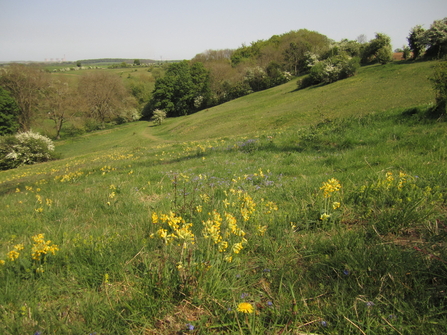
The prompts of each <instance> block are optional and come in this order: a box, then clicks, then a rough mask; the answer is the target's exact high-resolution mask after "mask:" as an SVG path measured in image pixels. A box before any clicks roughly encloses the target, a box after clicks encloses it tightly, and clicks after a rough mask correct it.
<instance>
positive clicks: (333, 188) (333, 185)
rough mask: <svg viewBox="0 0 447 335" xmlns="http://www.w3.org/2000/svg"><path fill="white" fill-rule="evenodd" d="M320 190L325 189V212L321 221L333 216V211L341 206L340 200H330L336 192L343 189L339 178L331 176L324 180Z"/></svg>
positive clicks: (321, 216)
mask: <svg viewBox="0 0 447 335" xmlns="http://www.w3.org/2000/svg"><path fill="white" fill-rule="evenodd" d="M320 190H322V191H323V198H324V205H323V207H324V208H323V213H322V214H321V215H320V221H327V220H329V219H330V217H331V214H332V213H331V212H332V211H335V210H337V209H338V208H340V206H341V204H340V202H339V201H332V203H331V202H330V200H329V199H330V198H331V197H333V196H334V195H335V194H336V192H339V191H340V190H341V184H340V182H339V181H338V180H337V179H335V178H331V179H329V180H328V181H325V182H323V185H322V186H321V187H320Z"/></svg>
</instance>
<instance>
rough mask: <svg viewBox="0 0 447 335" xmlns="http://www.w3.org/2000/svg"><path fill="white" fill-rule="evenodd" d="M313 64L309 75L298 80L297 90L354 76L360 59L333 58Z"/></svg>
mask: <svg viewBox="0 0 447 335" xmlns="http://www.w3.org/2000/svg"><path fill="white" fill-rule="evenodd" d="M313 61H315V63H313V64H314V65H313V66H312V68H311V69H310V71H309V75H308V76H307V77H305V78H304V79H300V80H299V81H298V82H297V84H298V88H305V87H308V86H311V85H316V84H321V83H323V84H329V83H333V82H335V81H337V80H340V79H345V78H348V77H351V76H353V75H355V73H356V72H357V70H358V68H359V67H360V59H359V58H357V57H353V58H351V57H348V56H335V57H331V58H328V59H325V60H323V61H318V60H313Z"/></svg>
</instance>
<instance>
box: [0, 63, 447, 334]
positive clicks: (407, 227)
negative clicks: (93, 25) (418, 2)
mask: <svg viewBox="0 0 447 335" xmlns="http://www.w3.org/2000/svg"><path fill="white" fill-rule="evenodd" d="M421 64H422V63H421ZM323 88H324V89H329V86H327V87H322V88H316V89H315V90H319V89H323ZM266 94H267V93H266ZM290 94H292V93H290ZM235 103H236V102H235ZM238 103H240V104H241V103H243V100H240V101H239V102H238ZM335 109H336V107H335V106H334V110H335ZM426 112H427V108H426V107H419V108H401V109H397V108H396V109H390V110H387V111H379V110H377V111H376V113H366V114H365V115H362V116H360V115H357V114H355V115H354V116H352V115H351V116H346V117H337V116H336V115H335V114H334V115H330V117H329V116H326V117H324V118H322V119H321V122H317V123H314V124H313V125H307V126H301V127H296V128H289V129H283V130H280V129H276V130H272V129H271V130H265V129H264V131H261V130H259V129H256V130H257V131H256V132H253V133H251V134H247V135H246V136H237V137H229V136H221V137H218V136H216V137H212V138H210V139H208V140H200V138H201V136H202V135H201V134H200V133H199V131H197V132H196V133H195V135H194V136H196V138H195V139H194V141H192V140H185V141H181V142H180V141H173V140H174V139H175V137H174V138H169V137H168V135H167V134H168V133H169V131H170V130H169V129H170V127H171V126H174V124H175V122H179V121H176V120H172V121H169V122H172V123H170V124H169V123H168V124H167V125H166V126H163V127H164V128H162V127H160V128H158V127H148V125H149V124H147V123H143V122H141V123H137V124H134V125H127V126H122V127H119V128H117V129H116V130H111V131H108V133H102V135H100V136H99V135H91V136H88V137H85V138H82V139H81V138H80V139H78V140H73V141H72V142H71V143H69V142H68V141H67V142H65V143H61V144H60V146H59V147H58V150H61V151H62V149H64V152H65V153H66V156H65V158H64V159H62V160H59V161H54V162H49V163H45V164H39V165H35V166H30V167H23V168H19V169H16V170H11V171H4V172H1V173H0V197H1V203H2V207H1V208H0V217H1V218H3V219H2V220H1V223H0V229H1V232H2V234H1V235H0V241H1V244H0V246H1V247H0V260H1V261H0V262H1V263H2V264H1V265H0V287H1V294H0V309H1V313H0V332H1V333H4V334H35V333H40V334H93V333H96V334H182V333H185V334H302V333H312V334H441V333H444V332H445V329H446V328H447V317H446V295H445V292H446V289H447V268H446V266H447V250H446V234H447V220H446V203H445V198H446V185H447V173H446V169H445V166H446V165H447V164H446V157H447V149H446V147H445V143H446V140H447V139H446V123H445V122H444V121H442V120H435V119H430V118H427V116H426ZM189 118H190V117H189ZM203 122H205V121H203ZM204 124H205V123H204ZM177 126H179V124H178V125H177ZM172 129H174V128H172ZM201 129H202V128H201ZM203 130H204V131H205V132H208V131H209V130H208V129H206V128H204V129H203ZM157 132H159V133H161V132H165V135H163V136H166V137H165V138H164V139H162V138H160V137H155V135H156V133H157ZM215 133H216V134H218V133H219V131H218V130H216V132H215ZM191 136H193V135H191ZM145 138H146V140H144V139H145ZM168 140H172V142H169V141H168ZM108 145H109V147H108V148H107V146H108ZM86 146H88V147H89V148H91V149H92V150H91V152H90V153H83V152H82V150H81V148H82V147H84V148H85V147H86Z"/></svg>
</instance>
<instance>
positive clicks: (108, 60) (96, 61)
mask: <svg viewBox="0 0 447 335" xmlns="http://www.w3.org/2000/svg"><path fill="white" fill-rule="evenodd" d="M135 59H139V60H140V62H141V63H146V64H149V63H155V62H156V61H155V60H153V59H141V58H99V59H81V60H79V61H80V62H81V63H82V64H83V65H92V64H102V65H105V64H115V63H122V62H125V63H131V64H133V62H134V60H135Z"/></svg>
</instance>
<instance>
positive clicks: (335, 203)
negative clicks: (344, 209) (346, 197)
mask: <svg viewBox="0 0 447 335" xmlns="http://www.w3.org/2000/svg"><path fill="white" fill-rule="evenodd" d="M339 207H340V203H339V202H337V201H334V202H333V203H332V208H333V209H337V208H339Z"/></svg>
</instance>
